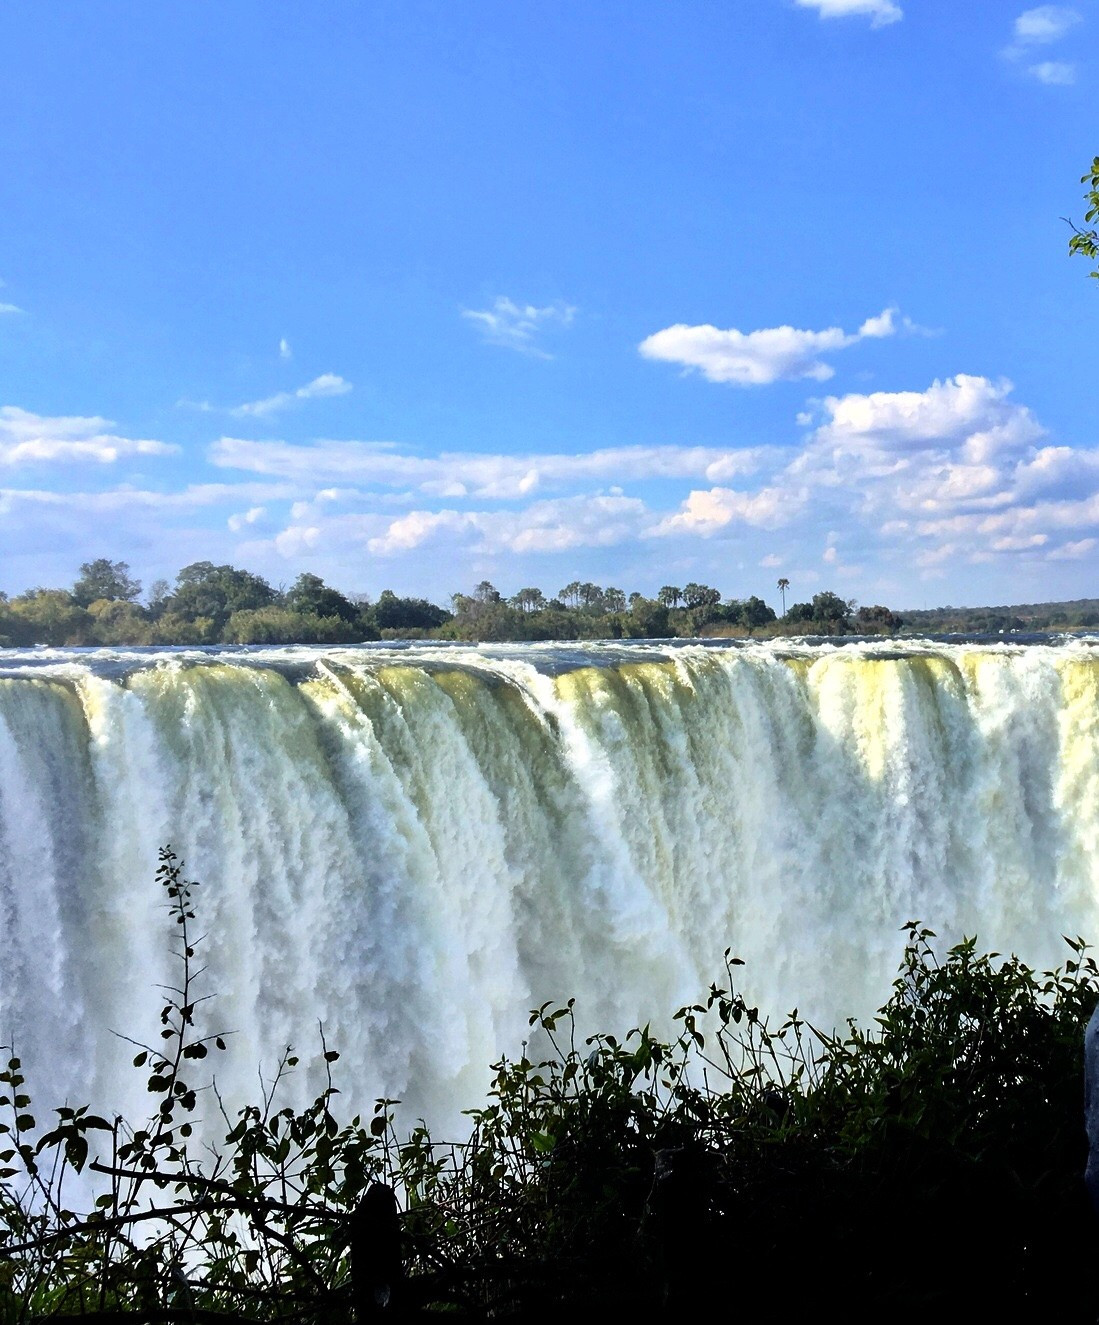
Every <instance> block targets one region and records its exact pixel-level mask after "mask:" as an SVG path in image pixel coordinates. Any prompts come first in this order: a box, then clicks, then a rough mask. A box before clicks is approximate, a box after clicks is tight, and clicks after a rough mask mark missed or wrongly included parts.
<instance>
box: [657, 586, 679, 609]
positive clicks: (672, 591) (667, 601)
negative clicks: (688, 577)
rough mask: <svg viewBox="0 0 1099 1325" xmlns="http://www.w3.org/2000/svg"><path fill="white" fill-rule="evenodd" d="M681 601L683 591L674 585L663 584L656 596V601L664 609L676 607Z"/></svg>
mask: <svg viewBox="0 0 1099 1325" xmlns="http://www.w3.org/2000/svg"><path fill="white" fill-rule="evenodd" d="M682 599H683V590H682V589H680V588H678V587H677V586H676V585H674V584H665V585H664V586H663V587H662V588H661V589H660V590H659V591H658V592H657V595H656V601H657V602H658V603H660V604H661V605H662V606H664V607H678V606H679V604H680V602H681V601H682Z"/></svg>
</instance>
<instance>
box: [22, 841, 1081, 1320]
mask: <svg viewBox="0 0 1099 1325" xmlns="http://www.w3.org/2000/svg"><path fill="white" fill-rule="evenodd" d="M158 877H159V880H160V883H161V885H162V887H163V888H164V890H165V894H166V898H167V905H168V910H169V917H170V919H171V922H172V924H173V928H174V931H175V933H176V934H177V935H178V961H179V971H180V978H179V985H178V988H177V989H176V990H175V991H174V992H173V993H171V994H170V996H169V998H168V1000H167V1002H166V1003H165V1006H164V1008H163V1011H162V1014H161V1023H162V1039H161V1041H160V1042H159V1044H157V1045H135V1048H136V1049H137V1053H136V1055H135V1057H134V1066H135V1069H136V1070H139V1071H141V1072H144V1073H146V1074H147V1085H148V1090H149V1092H150V1097H151V1101H152V1108H151V1112H150V1116H149V1118H148V1119H147V1120H145V1121H144V1122H143V1123H141V1124H140V1125H130V1124H127V1123H125V1122H123V1121H122V1120H121V1119H116V1120H114V1121H110V1120H108V1119H106V1118H101V1117H97V1116H93V1115H92V1114H90V1113H89V1112H88V1110H87V1109H83V1108H81V1109H74V1108H67V1107H65V1108H60V1109H57V1110H55V1113H56V1115H57V1121H56V1124H55V1125H53V1126H52V1127H51V1128H50V1129H49V1130H45V1131H42V1130H41V1129H40V1128H39V1127H38V1126H37V1124H36V1122H35V1120H34V1118H33V1117H32V1114H31V1112H30V1109H31V1101H30V1095H29V1091H28V1088H27V1084H26V1082H25V1080H24V1075H23V1071H22V1067H21V1064H20V1062H19V1059H18V1058H17V1057H14V1056H12V1057H11V1058H10V1059H9V1061H8V1063H7V1067H6V1070H5V1071H4V1072H3V1073H0V1090H2V1092H3V1094H2V1095H0V1105H2V1106H3V1108H4V1109H5V1110H6V1116H5V1119H4V1121H3V1123H2V1124H0V1130H2V1134H3V1137H4V1138H6V1140H7V1145H6V1148H5V1149H3V1150H2V1151H0V1159H2V1162H3V1164H4V1166H5V1167H4V1168H3V1170H0V1177H2V1187H0V1236H2V1246H0V1319H2V1320H3V1321H4V1322H5V1325H7V1323H8V1322H16V1321H27V1320H39V1319H54V1320H57V1319H72V1318H75V1317H78V1316H79V1317H83V1318H86V1319H93V1320H94V1319H96V1318H98V1319H100V1320H101V1321H104V1322H106V1321H108V1320H110V1321H115V1320H124V1319H133V1320H143V1321H154V1320H187V1321H206V1320H220V1321H242V1320H249V1321H252V1320H264V1321H267V1320H272V1321H274V1320H294V1321H302V1322H312V1321H316V1322H318V1323H319V1322H321V1321H324V1322H330V1323H335V1322H341V1321H351V1320H363V1319H365V1318H368V1317H371V1316H376V1315H378V1314H379V1313H381V1314H388V1315H390V1316H395V1315H399V1314H401V1313H402V1312H404V1313H408V1312H417V1313H432V1314H434V1313H435V1312H437V1311H438V1312H443V1313H445V1314H446V1315H447V1317H448V1318H452V1319H453V1318H458V1319H463V1318H464V1319H468V1320H473V1319H478V1320H481V1319H484V1320H487V1319H513V1320H530V1319H540V1318H547V1319H548V1318H553V1319H560V1318H561V1316H562V1314H563V1313H565V1312H573V1311H583V1312H584V1313H585V1314H591V1313H593V1312H602V1313H605V1314H607V1315H608V1317H612V1316H613V1318H615V1319H618V1318H626V1317H634V1318H638V1319H642V1320H644V1319H650V1318H655V1317H656V1316H662V1317H663V1316H664V1315H665V1314H666V1313H667V1312H673V1313H675V1314H676V1315H677V1316H680V1317H682V1318H686V1319H693V1318H694V1317H695V1316H700V1315H701V1313H702V1312H703V1311H704V1310H708V1309H709V1308H710V1304H711V1303H712V1302H713V1301H715V1300H719V1301H725V1302H727V1303H728V1304H729V1307H730V1310H731V1309H732V1308H733V1306H740V1307H743V1305H744V1304H745V1303H756V1302H759V1303H763V1304H765V1305H766V1306H767V1308H768V1309H769V1310H771V1311H772V1312H775V1311H777V1312H778V1313H779V1314H793V1313H794V1312H795V1311H797V1312H801V1311H804V1310H806V1309H809V1310H819V1309H820V1307H821V1304H822V1303H824V1302H828V1303H829V1304H831V1305H833V1306H834V1307H835V1309H836V1310H839V1311H842V1312H844V1313H845V1314H846V1315H848V1316H849V1317H851V1318H854V1319H866V1318H870V1317H871V1315H873V1316H874V1318H877V1316H878V1315H884V1314H885V1313H888V1315H889V1317H890V1318H894V1319H905V1318H908V1317H909V1316H910V1315H911V1316H915V1315H917V1314H925V1313H927V1312H929V1311H934V1312H936V1313H939V1314H944V1313H945V1314H946V1315H948V1316H949V1317H953V1316H955V1315H957V1314H958V1313H959V1312H961V1311H966V1312H974V1313H980V1318H986V1317H987V1316H989V1315H991V1314H997V1313H998V1314H1000V1315H1001V1316H1002V1317H1003V1318H1005V1319H1017V1318H1020V1317H1021V1316H1022V1315H1024V1314H1025V1315H1027V1316H1032V1315H1033V1313H1034V1311H1035V1310H1043V1309H1045V1310H1050V1309H1055V1310H1058V1311H1060V1312H1061V1313H1062V1314H1063V1315H1065V1316H1066V1317H1067V1318H1068V1319H1083V1318H1093V1317H1094V1314H1095V1304H1094V1303H1091V1302H1089V1290H1090V1285H1089V1284H1088V1283H1087V1282H1084V1281H1083V1280H1082V1274H1083V1269H1082V1266H1083V1265H1084V1264H1085V1263H1086V1261H1085V1259H1084V1258H1085V1257H1086V1255H1087V1252H1088V1250H1089V1249H1090V1248H1091V1246H1092V1244H1093V1242H1094V1238H1095V1230H1094V1228H1093V1223H1092V1219H1091V1215H1090V1213H1089V1211H1088V1210H1087V1208H1086V1204H1085V1202H1084V1199H1083V1193H1082V1181H1081V1175H1082V1170H1083V1161H1084V1141H1083V1126H1082V1110H1081V1080H1082V1046H1083V1028H1084V1025H1085V1023H1086V1021H1087V1018H1088V1015H1089V1014H1090V1011H1091V1008H1092V1006H1093V1005H1094V1003H1095V1001H1096V996H1097V992H1099V979H1097V977H1099V971H1097V968H1096V966H1095V963H1094V962H1093V960H1092V959H1091V957H1090V956H1089V955H1088V954H1087V951H1086V949H1085V945H1084V944H1083V942H1082V941H1081V940H1079V939H1074V940H1071V941H1070V942H1069V958H1068V960H1067V961H1066V963H1065V965H1064V966H1063V967H1062V968H1060V969H1059V970H1057V971H1053V972H1043V973H1039V972H1035V971H1033V970H1031V969H1030V968H1029V967H1027V966H1026V965H1024V964H1023V963H1022V962H1021V961H1019V960H1018V959H1017V958H1015V957H1009V958H1007V959H1000V958H999V957H998V956H997V955H996V954H979V953H978V952H977V950H976V945H975V943H974V941H973V940H970V939H967V940H965V941H964V942H962V943H960V944H958V945H956V946H954V947H953V948H951V949H949V951H948V952H946V953H945V955H943V956H941V957H940V956H938V955H937V954H936V950H935V948H934V947H933V944H932V940H933V938H934V935H932V934H931V932H930V931H929V930H926V929H923V928H921V927H920V926H919V925H917V924H915V923H913V924H910V925H908V926H907V927H906V929H907V943H906V947H905V953H904V960H903V963H902V966H901V969H900V972H899V974H898V977H897V980H896V983H895V985H894V987H893V991H892V994H891V997H890V998H889V1000H888V1002H887V1003H886V1004H885V1005H884V1007H883V1008H882V1009H881V1011H880V1013H879V1015H878V1017H877V1018H876V1019H875V1021H874V1023H873V1025H872V1026H870V1027H860V1026H858V1025H855V1024H854V1023H850V1024H849V1025H848V1026H847V1028H846V1030H845V1031H844V1032H843V1033H840V1034H834V1033H824V1032H823V1031H821V1030H819V1029H816V1028H814V1027H812V1026H810V1025H809V1024H808V1023H806V1022H805V1021H804V1020H802V1019H801V1018H799V1017H798V1015H797V1014H796V1013H794V1014H792V1015H791V1016H790V1017H788V1018H787V1019H786V1020H785V1021H783V1022H782V1023H781V1024H780V1025H778V1026H775V1027H771V1026H769V1025H768V1024H767V1022H766V1020H765V1019H764V1018H763V1017H761V1016H760V1014H759V1012H758V1011H757V1010H756V1009H755V1008H754V1007H753V1006H752V1005H751V1003H750V1002H749V1001H747V1000H746V999H745V998H744V996H743V995H742V994H740V993H738V992H737V991H736V989H735V987H734V983H733V979H732V976H733V975H734V973H735V972H736V968H738V967H739V966H740V963H739V962H738V961H737V960H736V959H735V958H732V957H729V958H728V964H727V976H728V977H729V978H728V979H726V980H725V981H723V982H722V983H721V984H715V985H714V986H712V987H711V989H710V990H709V992H708V994H707V996H706V997H705V998H704V999H703V1000H701V1001H700V1002H699V1003H698V1004H695V1005H692V1006H690V1007H686V1008H683V1009H681V1010H680V1012H679V1013H678V1014H677V1018H676V1021H677V1023H678V1026H679V1031H678V1034H676V1035H675V1036H674V1037H673V1038H672V1039H671V1040H670V1041H664V1040H660V1039H658V1038H656V1037H654V1036H653V1035H652V1034H651V1033H650V1031H649V1029H648V1028H638V1029H634V1030H632V1031H630V1032H629V1033H628V1034H627V1035H625V1036H624V1037H623V1038H621V1039H619V1038H617V1037H616V1036H614V1035H612V1034H600V1035H597V1036H594V1037H591V1038H589V1039H586V1040H583V1041H581V1042H578V1040H577V1036H576V1030H575V1021H574V1018H573V1006H572V1004H571V1003H568V1004H565V1005H564V1006H556V1005H552V1004H545V1005H543V1006H542V1007H541V1008H539V1009H537V1010H536V1011H534V1012H533V1013H532V1014H531V1018H530V1022H531V1035H532V1044H539V1045H541V1046H542V1048H541V1051H540V1052H538V1053H534V1052H530V1051H528V1050H527V1049H526V1048H525V1049H524V1052H523V1053H522V1054H521V1055H520V1056H519V1057H518V1058H501V1059H500V1060H499V1061H498V1062H497V1063H496V1064H494V1067H493V1070H494V1078H493V1083H492V1087H491V1090H490V1092H489V1096H488V1098H487V1100H486V1101H485V1102H483V1103H482V1104H481V1105H480V1106H479V1107H476V1108H474V1109H472V1110H470V1112H469V1114H468V1117H469V1120H470V1134H469V1136H468V1137H467V1138H464V1139H463V1140H462V1141H460V1142H457V1143H446V1144H444V1143H440V1142H437V1141H435V1140H434V1139H433V1138H432V1137H431V1135H430V1133H429V1132H428V1130H427V1129H426V1127H424V1126H423V1125H419V1126H417V1127H416V1128H414V1129H413V1131H412V1132H411V1133H410V1134H408V1135H406V1136H404V1137H400V1136H398V1133H397V1131H396V1128H395V1123H394V1110H395V1108H396V1104H397V1102H396V1101H393V1100H378V1101H376V1102H374V1103H373V1105H372V1107H371V1108H370V1110H369V1111H367V1112H366V1113H365V1114H357V1115H355V1116H353V1117H352V1118H351V1119H350V1120H349V1121H344V1122H341V1121H340V1120H339V1119H338V1118H337V1117H336V1116H335V1113H334V1108H335V1104H334V1096H335V1093H336V1092H335V1087H334V1086H333V1083H332V1078H331V1075H327V1077H326V1081H327V1084H326V1085H325V1086H324V1088H323V1089H322V1090H321V1091H320V1093H319V1094H318V1095H317V1097H316V1099H315V1100H314V1101H313V1103H312V1104H311V1105H309V1106H308V1107H307V1108H305V1109H302V1110H300V1111H295V1110H293V1109H290V1108H288V1107H283V1106H282V1105H281V1104H280V1101H279V1082H280V1081H281V1080H282V1079H283V1078H284V1076H285V1074H286V1073H287V1072H290V1071H292V1070H293V1069H294V1068H295V1066H296V1065H297V1061H298V1060H297V1058H296V1057H295V1055H294V1054H293V1053H292V1051H290V1050H288V1051H287V1053H286V1055H285V1057H284V1059H283V1061H282V1063H281V1065H280V1068H279V1072H278V1074H277V1078H276V1081H275V1084H274V1085H273V1086H272V1087H271V1089H270V1090H269V1091H268V1092H267V1093H266V1094H265V1096H264V1098H263V1099H262V1100H261V1101H260V1102H259V1103H257V1104H255V1105H251V1106H248V1107H246V1108H244V1109H243V1110H241V1111H240V1112H239V1114H237V1115H236V1116H235V1117H225V1140H224V1143H223V1145H222V1146H221V1147H220V1148H219V1149H217V1151H216V1152H210V1151H208V1150H206V1149H205V1148H202V1147H199V1146H197V1145H196V1140H195V1138H196V1132H195V1117H196V1111H197V1110H198V1107H199V1102H200V1101H202V1102H203V1104H204V1107H205V1109H206V1111H207V1113H208V1114H211V1113H216V1109H217V1105H218V1103H219V1102H218V1100H217V1096H216V1092H214V1091H212V1090H211V1089H209V1078H208V1076H205V1077H204V1078H203V1080H202V1081H199V1080H198V1079H197V1078H196V1077H195V1076H194V1074H195V1073H198V1074H199V1075H202V1074H203V1070H204V1069H207V1070H208V1063H209V1062H210V1061H212V1059H213V1058H215V1057H216V1055H217V1054H218V1053H220V1052H222V1051H223V1050H224V1048H225V1038H224V1036H223V1035H219V1034H216V1033H213V1034H207V1033H199V1031H198V1030H197V1029H196V1021H195V1013H196V1008H197V1007H198V1006H199V1005H200V1003H201V1002H202V1001H203V999H202V996H201V995H200V994H199V993H198V991H197V989H196V979H197V974H196V970H195V949H196V946H197V941H196V940H195V939H194V938H193V937H192V921H193V920H194V913H193V910H192V897H193V889H194V887H195V885H194V884H192V883H188V882H187V881H185V880H184V879H183V876H182V873H181V867H180V865H179V862H178V861H177V860H176V858H175V857H174V855H173V854H172V853H171V851H170V850H169V849H165V850H164V851H163V852H162V860H161V867H160V871H159V875H158ZM320 1056H321V1062H322V1065H323V1069H324V1071H325V1073H327V1074H330V1072H331V1070H332V1066H333V1064H334V1063H335V1062H336V1060H337V1059H338V1057H339V1055H338V1053H337V1052H336V1051H335V1050H332V1049H329V1048H328V1047H327V1046H326V1045H325V1044H324V1043H323V1039H322V1042H321V1046H320ZM209 1132H210V1119H209V1117H208V1118H207V1123H206V1134H207V1135H208V1134H209ZM86 1170H90V1171H92V1172H94V1173H95V1174H97V1175H98V1177H99V1178H100V1179H101V1180H102V1182H103V1186H102V1189H101V1191H100V1194H99V1195H97V1196H96V1197H95V1201H94V1206H93V1208H92V1209H91V1211H89V1212H86V1213H77V1212H75V1211H74V1210H72V1209H70V1208H69V1206H68V1204H67V1201H68V1197H67V1190H68V1187H69V1186H70V1185H71V1175H72V1174H73V1173H74V1172H77V1173H79V1172H81V1171H86ZM391 1193H392V1195H391ZM394 1196H395V1198H396V1207H397V1208H395V1207H394ZM398 1208H399V1213H398ZM715 1295H716V1297H715ZM1084 1311H1090V1316H1088V1317H1085V1316H1083V1315H1082V1314H1081V1313H1082V1312H1084Z"/></svg>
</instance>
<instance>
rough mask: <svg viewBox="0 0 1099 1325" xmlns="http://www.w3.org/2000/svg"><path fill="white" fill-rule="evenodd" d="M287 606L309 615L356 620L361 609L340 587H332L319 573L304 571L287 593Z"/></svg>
mask: <svg viewBox="0 0 1099 1325" xmlns="http://www.w3.org/2000/svg"><path fill="white" fill-rule="evenodd" d="M286 606H287V607H288V608H289V609H290V611H291V612H301V613H303V614H304V615H307V616H319V617H339V618H340V620H341V621H356V620H358V616H359V609H358V608H357V607H356V606H355V604H354V603H352V602H350V601H349V600H348V599H346V598H345V597H344V596H343V594H342V593H340V591H339V590H338V589H331V588H329V586H328V585H327V584H325V582H324V581H323V580H322V579H321V577H320V576H319V575H311V574H310V573H309V572H308V571H302V573H301V574H300V575H299V576H298V578H297V579H296V580H295V581H294V583H293V585H292V586H291V588H290V589H289V590H288V592H287V594H286Z"/></svg>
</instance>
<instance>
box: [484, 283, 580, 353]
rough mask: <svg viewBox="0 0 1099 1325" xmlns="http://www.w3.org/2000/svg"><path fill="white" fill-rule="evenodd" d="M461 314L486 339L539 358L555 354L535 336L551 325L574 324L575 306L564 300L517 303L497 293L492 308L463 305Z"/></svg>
mask: <svg viewBox="0 0 1099 1325" xmlns="http://www.w3.org/2000/svg"><path fill="white" fill-rule="evenodd" d="M462 316H463V317H464V318H466V319H467V320H468V321H470V322H472V323H473V324H474V325H475V326H476V327H477V328H478V329H479V330H480V332H481V334H482V336H483V337H484V339H485V340H486V341H488V342H489V343H490V344H492V345H504V346H506V347H507V348H508V349H509V350H519V351H521V352H522V353H523V354H532V355H535V356H536V357H538V358H540V359H550V358H552V357H553V356H552V355H551V354H548V353H547V352H546V351H545V350H543V349H541V348H540V347H539V346H538V345H537V344H536V343H535V338H536V337H537V336H538V334H539V333H540V332H542V331H544V330H546V329H547V328H549V327H568V326H571V324H572V322H573V319H574V318H575V317H576V309H575V307H573V305H571V304H564V303H561V302H557V303H553V304H547V305H546V306H545V307H543V308H537V307H535V305H534V304H517V303H515V301H514V300H512V299H509V298H508V297H507V296H506V295H498V296H497V298H495V299H494V300H493V301H492V307H491V308H463V309H462Z"/></svg>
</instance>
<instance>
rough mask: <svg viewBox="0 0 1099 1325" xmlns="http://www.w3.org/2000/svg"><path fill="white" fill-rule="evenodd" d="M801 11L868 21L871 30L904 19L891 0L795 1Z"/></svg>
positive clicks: (825, 16)
mask: <svg viewBox="0 0 1099 1325" xmlns="http://www.w3.org/2000/svg"><path fill="white" fill-rule="evenodd" d="M797 3H798V4H799V5H800V6H801V7H802V9H816V10H817V11H818V12H819V13H820V16H821V18H855V17H862V18H868V19H869V20H870V26H871V27H872V28H884V27H886V26H887V25H888V24H890V23H898V22H899V21H900V20H901V19H902V18H904V10H903V9H901V7H900V5H898V4H894V3H893V0H797Z"/></svg>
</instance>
